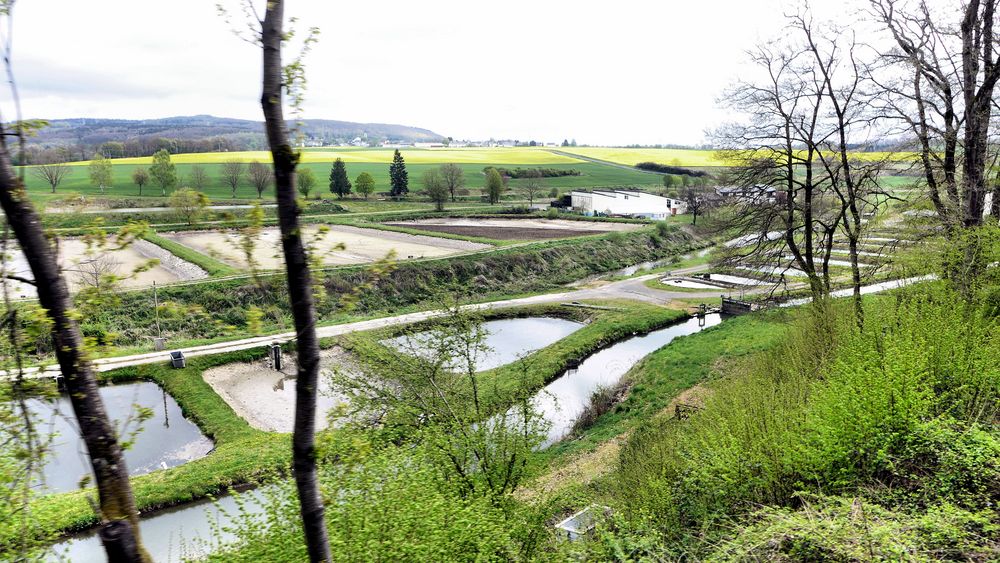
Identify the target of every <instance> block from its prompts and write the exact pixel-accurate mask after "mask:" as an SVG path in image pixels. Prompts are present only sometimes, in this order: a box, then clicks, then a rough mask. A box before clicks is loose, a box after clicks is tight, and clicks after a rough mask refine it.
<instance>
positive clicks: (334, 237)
mask: <svg viewBox="0 0 1000 563" xmlns="http://www.w3.org/2000/svg"><path fill="white" fill-rule="evenodd" d="M329 227H330V232H329V233H327V235H326V236H325V237H323V239H322V240H321V241H320V242H319V243H318V248H319V251H320V252H322V253H323V254H324V257H323V258H324V259H323V261H324V262H325V263H326V264H328V265H331V266H334V265H341V264H365V263H369V262H374V261H376V260H379V259H381V258H384V257H385V256H386V255H387V254H388V253H389V252H390V251H392V250H395V251H396V258H397V259H401V260H405V259H408V258H430V257H437V256H448V255H450V254H457V253H459V252H468V251H473V250H481V249H484V248H489V245H485V244H480V243H475V242H468V241H462V240H452V239H443V238H439V237H434V236H423V235H411V234H407V233H396V232H392V231H382V230H378V229H365V228H361V227H352V226H349V225H329ZM306 232H307V237H310V240H311V237H312V235H313V234H314V233H315V232H316V227H315V226H309V227H306ZM164 236H166V237H167V238H170V239H171V240H174V241H176V242H179V243H181V244H183V245H185V246H188V247H190V248H192V249H194V250H197V251H198V252H201V253H202V254H207V255H209V256H213V257H215V258H216V259H218V260H222V261H223V262H226V263H228V264H230V265H232V266H236V267H238V268H245V267H246V261H245V259H244V258H243V255H242V252H241V251H240V250H238V247H237V245H236V244H235V241H236V239H235V233H229V232H226V231H186V232H176V233H166V234H165V235H164ZM280 240H281V238H280V232H279V231H278V229H277V228H276V227H275V228H268V229H264V230H263V231H262V232H261V235H260V238H259V241H258V244H257V248H256V250H255V252H254V259H255V260H256V261H257V263H258V264H259V265H260V267H261V268H264V269H269V270H273V269H278V268H281V267H282V259H281V249H280ZM338 244H343V245H344V247H345V248H344V249H343V250H338V249H337V248H336V247H337V245H338Z"/></svg>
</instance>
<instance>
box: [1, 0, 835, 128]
mask: <svg viewBox="0 0 1000 563" xmlns="http://www.w3.org/2000/svg"><path fill="white" fill-rule="evenodd" d="M223 3H224V4H225V5H227V6H230V7H231V8H236V7H237V2H236V0H223ZM830 4H836V2H830ZM287 5H288V10H289V13H290V15H297V16H298V17H299V18H300V21H301V26H302V27H305V26H312V25H315V26H318V27H320V29H321V32H322V35H321V38H320V42H319V44H318V45H317V46H316V48H315V49H314V51H313V52H312V54H311V55H310V56H309V58H308V60H307V69H308V79H309V92H308V97H307V100H306V117H310V118H323V119H340V120H346V121H361V122H381V123H399V124H404V125H413V126H418V127H425V128H428V129H431V130H433V131H436V132H438V133H440V134H442V135H446V136H447V135H450V136H453V137H456V138H471V139H483V138H488V137H495V138H516V139H521V140H528V139H537V140H544V141H558V140H562V139H563V138H575V139H577V140H578V141H579V142H581V143H591V144H625V143H643V144H652V143H700V142H702V141H703V140H704V132H705V130H706V128H709V127H712V126H713V125H715V124H717V123H718V122H719V121H720V119H721V113H720V111H719V110H718V109H717V108H716V98H717V96H718V95H719V93H720V91H721V90H722V89H723V88H724V87H725V86H726V85H727V84H728V83H729V82H731V81H732V80H733V79H734V77H736V76H737V75H738V73H739V71H740V67H739V63H740V61H741V60H742V57H743V55H742V53H743V51H744V50H745V49H747V48H748V47H750V46H752V45H753V44H754V43H755V42H756V41H758V40H759V39H761V38H767V37H772V36H774V35H775V34H776V33H777V32H778V30H779V29H780V26H781V25H782V20H781V17H780V14H781V11H782V7H783V6H786V5H787V0H701V1H695V2H690V1H679V0H646V1H633V0H620V1H616V2H608V1H590V0H588V1H581V0H575V1H570V0H533V1H530V2H529V1H522V0H505V1H503V2H499V1H481V0H474V1H473V0H460V1H423V2H417V1H413V0H402V1H396V0H393V1H387V0H374V1H360V2H359V1H354V2H331V1H321V0H290V1H289V2H287ZM14 26H15V30H14V65H15V72H16V74H17V78H18V82H19V85H20V88H21V93H22V106H23V108H24V113H25V115H26V116H29V117H44V118H66V117H104V118H127V119H141V118H156V117H168V116H175V115H194V114H212V115H216V116H224V117H239V118H247V119H258V120H259V119H261V117H260V107H259V105H258V96H259V90H260V84H259V81H260V68H259V67H260V54H259V51H257V50H255V49H254V47H253V46H251V45H249V44H247V43H244V42H242V41H240V40H239V39H237V38H236V37H235V36H234V35H232V34H231V33H230V31H229V29H228V27H227V25H226V24H225V23H224V22H223V20H222V19H221V18H220V17H218V16H217V15H216V11H215V2H214V1H211V0H171V1H169V2H153V1H151V0H101V1H94V2H87V1H81V0H21V1H20V2H18V3H17V6H16V11H15V18H14ZM8 111H9V110H8Z"/></svg>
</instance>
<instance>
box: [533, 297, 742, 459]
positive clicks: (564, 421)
mask: <svg viewBox="0 0 1000 563" xmlns="http://www.w3.org/2000/svg"><path fill="white" fill-rule="evenodd" d="M720 322H722V317H721V316H720V315H718V314H717V313H716V314H710V315H706V316H705V318H704V319H698V318H691V319H688V320H686V321H683V322H680V323H678V324H675V325H671V326H668V327H666V328H661V329H659V330H654V331H653V332H650V333H649V334H644V335H642V336H634V337H632V338H629V339H628V340H623V341H621V342H619V343H617V344H614V345H612V346H609V347H607V348H605V349H603V350H601V351H599V352H596V353H594V354H592V355H591V356H589V357H588V358H587V359H585V360H584V361H583V362H581V363H580V365H579V367H577V368H576V369H571V370H567V371H566V373H565V374H563V375H562V376H561V377H560V378H559V379H556V380H555V381H553V382H552V383H550V384H548V385H546V386H545V388H544V389H542V391H540V392H539V393H538V394H537V395H536V396H535V405H536V407H537V408H538V409H539V410H540V411H541V412H542V414H543V416H544V417H545V420H547V421H548V422H549V423H550V424H551V426H550V427H549V430H548V436H547V437H546V439H545V442H544V443H543V444H542V447H543V448H546V447H548V446H551V445H552V444H554V443H555V442H557V441H559V440H560V439H561V438H562V437H563V436H565V435H566V433H567V432H568V431H569V430H570V428H572V426H573V422H574V421H575V420H576V419H577V418H578V417H579V416H580V413H582V412H583V410H584V408H585V407H586V406H587V405H588V404H589V403H590V396H591V395H592V394H593V393H594V391H596V390H597V388H598V387H601V386H603V387H609V386H612V385H614V384H615V383H617V382H618V381H619V380H620V379H621V378H622V376H624V375H625V373H626V372H628V370H629V369H631V368H632V366H634V365H635V364H636V363H637V362H638V361H639V360H641V359H642V358H644V357H646V356H647V355H649V354H651V353H653V352H654V351H656V350H659V349H660V348H662V347H664V346H666V345H667V344H670V342H671V341H672V340H673V339H675V338H677V337H678V336H684V335H687V334H694V333H696V332H698V331H700V330H702V329H704V328H706V327H710V326H715V325H717V324H719V323H720Z"/></svg>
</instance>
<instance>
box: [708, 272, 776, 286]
mask: <svg viewBox="0 0 1000 563" xmlns="http://www.w3.org/2000/svg"><path fill="white" fill-rule="evenodd" d="M708 279H710V280H715V281H720V282H724V283H732V284H736V285H771V284H770V283H769V282H766V281H761V280H757V279H753V278H744V277H742V276H730V275H728V274H708Z"/></svg>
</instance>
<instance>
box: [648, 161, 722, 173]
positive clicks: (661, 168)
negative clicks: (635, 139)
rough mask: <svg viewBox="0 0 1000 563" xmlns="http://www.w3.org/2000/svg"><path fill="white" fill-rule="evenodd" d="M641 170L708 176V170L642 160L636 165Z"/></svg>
mask: <svg viewBox="0 0 1000 563" xmlns="http://www.w3.org/2000/svg"><path fill="white" fill-rule="evenodd" d="M635 167H636V168H638V169H639V170H649V171H651V172H662V173H663V174H674V175H676V176H680V175H683V176H708V173H707V172H703V171H701V170H691V169H690V168H683V167H681V166H671V165H669V164H660V163H659V162H640V163H638V164H636V165H635Z"/></svg>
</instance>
